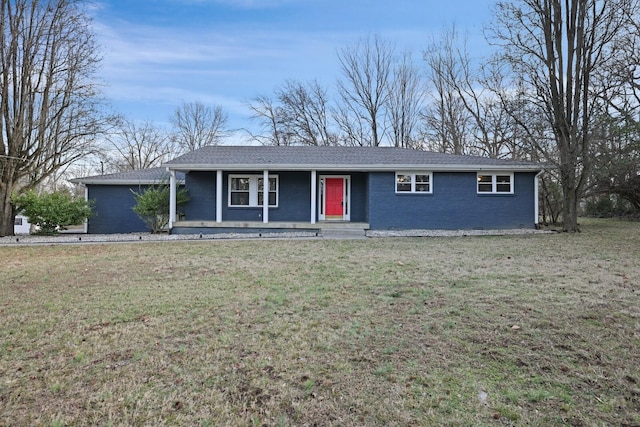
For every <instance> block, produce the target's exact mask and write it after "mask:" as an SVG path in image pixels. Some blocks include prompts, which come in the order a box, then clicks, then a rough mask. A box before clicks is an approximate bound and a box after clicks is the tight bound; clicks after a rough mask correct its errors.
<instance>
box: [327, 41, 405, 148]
mask: <svg viewBox="0 0 640 427" xmlns="http://www.w3.org/2000/svg"><path fill="white" fill-rule="evenodd" d="M394 52H395V49H394V47H393V46H392V45H391V44H390V43H388V42H386V41H385V40H384V39H382V38H381V37H379V36H374V37H370V38H367V39H365V40H361V41H360V42H358V43H357V44H356V45H355V46H349V47H346V48H344V49H342V50H341V51H340V52H339V53H338V60H339V61H340V66H341V71H342V74H343V79H341V80H339V81H338V92H339V97H340V106H339V108H338V109H337V110H336V112H335V115H336V121H337V123H338V126H339V127H340V129H341V130H342V132H343V133H344V134H345V135H346V136H347V138H346V140H345V141H344V142H345V143H346V144H347V145H371V146H378V145H380V144H381V143H382V142H383V139H384V136H385V131H386V129H385V127H384V108H385V104H386V103H387V101H388V99H389V90H390V89H389V85H390V82H391V79H392V73H393V57H394Z"/></svg>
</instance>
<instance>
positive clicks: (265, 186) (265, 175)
mask: <svg viewBox="0 0 640 427" xmlns="http://www.w3.org/2000/svg"><path fill="white" fill-rule="evenodd" d="M262 180H263V181H262V222H263V223H265V224H267V223H268V222H269V171H268V170H264V171H263V172H262Z"/></svg>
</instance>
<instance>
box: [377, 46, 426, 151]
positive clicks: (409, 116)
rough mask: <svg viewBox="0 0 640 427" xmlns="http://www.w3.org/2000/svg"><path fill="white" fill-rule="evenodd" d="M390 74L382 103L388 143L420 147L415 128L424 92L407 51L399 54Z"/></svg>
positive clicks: (420, 111) (422, 103)
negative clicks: (389, 141) (384, 108)
mask: <svg viewBox="0 0 640 427" xmlns="http://www.w3.org/2000/svg"><path fill="white" fill-rule="evenodd" d="M392 76H393V79H392V81H391V83H390V84H389V97H388V98H387V104H386V112H387V120H386V122H387V123H388V127H389V129H390V135H391V144H392V145H393V146H395V147H403V148H421V147H422V142H421V141H420V140H419V139H418V128H419V121H420V116H421V113H422V109H423V107H424V97H425V95H424V94H425V91H424V87H423V86H424V85H423V80H422V79H421V78H420V71H419V70H418V68H417V66H416V65H415V64H414V63H413V59H412V57H411V54H410V53H405V54H403V55H402V56H401V58H400V60H399V61H397V62H396V63H394V67H393V74H392Z"/></svg>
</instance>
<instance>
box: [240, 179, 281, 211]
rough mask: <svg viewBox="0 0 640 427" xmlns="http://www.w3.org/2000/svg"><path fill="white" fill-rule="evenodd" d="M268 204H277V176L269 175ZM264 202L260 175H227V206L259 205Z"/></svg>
mask: <svg viewBox="0 0 640 427" xmlns="http://www.w3.org/2000/svg"><path fill="white" fill-rule="evenodd" d="M268 192H269V196H268V197H269V206H271V207H277V206H278V176H277V175H270V176H269V188H268ZM263 204H264V177H263V176H262V175H229V206H232V207H234V206H242V207H259V206H263Z"/></svg>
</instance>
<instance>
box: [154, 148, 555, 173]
mask: <svg viewBox="0 0 640 427" xmlns="http://www.w3.org/2000/svg"><path fill="white" fill-rule="evenodd" d="M164 166H166V167H167V168H168V169H170V170H180V171H188V170H227V171H251V170H264V169H268V170H305V171H307V170H322V171H362V172H366V171H397V170H412V169H413V170H415V169H428V170H431V171H481V170H515V171H528V172H537V171H540V170H542V169H543V166H542V165H540V164H538V163H532V162H526V161H518V160H502V159H492V158H488V157H479V156H460V155H453V154H443V153H434V152H429V151H420V150H411V149H405V148H396V147H309V146H225V145H218V146H206V147H202V148H200V149H197V150H195V151H191V152H189V153H187V154H184V155H182V156H180V157H177V158H175V159H173V160H171V161H169V162H167V163H165V164H164Z"/></svg>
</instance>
